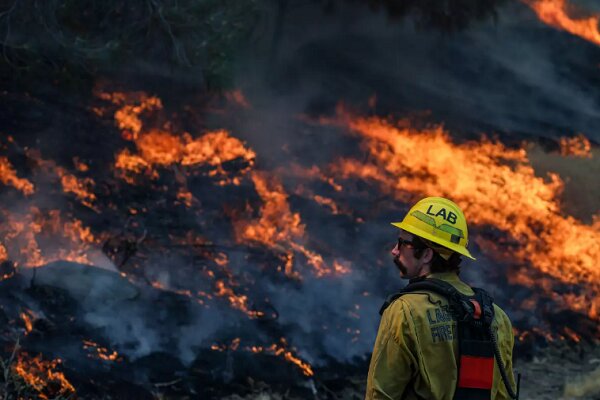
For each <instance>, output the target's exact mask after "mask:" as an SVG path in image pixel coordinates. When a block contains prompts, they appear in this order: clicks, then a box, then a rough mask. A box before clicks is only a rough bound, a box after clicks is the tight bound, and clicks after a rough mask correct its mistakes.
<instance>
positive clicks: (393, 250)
mask: <svg viewBox="0 0 600 400" xmlns="http://www.w3.org/2000/svg"><path fill="white" fill-rule="evenodd" d="M398 254H400V250H398V244H396V245H395V246H394V248H393V249H392V255H393V256H394V257H396V256H397V255H398Z"/></svg>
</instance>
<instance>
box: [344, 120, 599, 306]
mask: <svg viewBox="0 0 600 400" xmlns="http://www.w3.org/2000/svg"><path fill="white" fill-rule="evenodd" d="M343 118H346V119H345V121H346V124H347V126H348V127H349V128H350V129H351V130H352V131H354V132H356V133H357V134H359V135H360V136H362V137H363V138H364V139H365V147H366V149H367V150H368V151H369V153H370V154H371V156H372V159H373V163H370V164H364V163H361V162H359V161H357V160H351V159H345V160H341V161H340V162H339V163H338V164H337V165H336V166H334V170H336V171H337V172H338V173H339V174H341V175H343V176H347V177H361V178H363V179H366V180H369V181H372V182H374V183H376V184H378V185H379V187H380V188H381V190H382V191H383V192H384V193H385V192H387V193H390V194H392V195H394V196H396V197H397V198H398V199H400V200H402V201H404V202H409V201H414V200H415V198H416V197H418V196H425V195H427V196H432V195H436V196H446V197H449V198H451V199H453V200H454V201H456V202H457V203H458V204H459V205H460V206H461V207H462V209H463V210H464V212H465V214H466V216H467V218H468V220H469V222H470V223H471V224H475V225H490V226H494V227H496V228H498V229H500V230H502V231H504V232H506V234H507V235H510V236H512V237H513V238H514V239H516V240H517V241H518V243H519V246H517V247H516V248H515V249H514V250H513V254H512V261H513V262H515V260H516V263H521V264H522V265H532V266H533V267H534V268H536V269H537V270H538V271H540V272H542V273H544V274H547V275H548V276H551V277H553V278H555V279H557V280H558V281H562V282H565V283H569V284H582V285H583V286H584V287H588V288H591V289H592V290H593V292H595V293H598V291H599V290H600V283H599V282H600V270H599V269H598V268H597V263H598V260H600V221H596V222H595V223H593V224H592V225H586V224H584V223H582V222H581V221H578V220H576V219H575V218H573V217H571V216H564V215H562V213H561V208H560V202H559V200H558V196H559V194H560V192H561V190H562V188H563V182H562V181H561V180H560V178H559V177H558V175H556V174H550V175H549V176H548V178H547V179H543V178H540V177H538V176H536V175H535V171H534V170H533V168H532V167H531V165H530V164H529V162H528V158H527V152H526V150H524V149H516V150H515V149H510V148H507V147H506V146H504V145H502V144H501V143H497V142H492V141H490V140H487V139H485V138H484V139H483V140H482V141H480V142H468V143H464V144H455V143H453V142H452V141H451V139H450V137H449V135H448V133H447V132H446V131H444V129H443V128H442V127H439V126H437V127H432V128H429V129H425V130H418V129H415V128H412V127H411V126H410V124H409V123H408V122H407V121H404V122H402V123H400V124H399V125H392V124H391V123H389V122H386V121H384V120H382V119H379V118H358V117H349V116H346V117H343ZM476 241H477V239H476ZM478 243H479V244H480V246H482V247H483V248H484V250H489V251H492V252H493V250H494V249H493V247H492V246H488V245H487V243H485V242H484V241H478ZM497 250H498V251H499V253H502V252H505V251H506V250H505V249H497ZM515 279H517V278H515ZM534 284H535V283H534ZM599 305H600V299H599V298H598V297H596V296H592V297H589V298H587V299H586V301H585V302H570V303H568V306H569V307H570V308H571V309H573V310H577V311H581V312H586V313H588V315H589V316H590V317H597V313H596V312H593V310H597V309H598V306H599Z"/></svg>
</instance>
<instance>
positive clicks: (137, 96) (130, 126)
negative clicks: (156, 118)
mask: <svg viewBox="0 0 600 400" xmlns="http://www.w3.org/2000/svg"><path fill="white" fill-rule="evenodd" d="M97 96H98V97H100V98H101V99H103V100H107V101H110V102H112V103H113V104H116V105H122V107H121V108H120V109H119V110H117V111H116V112H115V115H114V118H115V121H116V122H117V125H118V127H119V129H121V131H122V134H123V138H125V139H127V140H136V139H137V138H138V135H139V134H140V132H141V131H142V127H143V123H142V120H141V119H140V115H141V114H142V113H144V112H146V111H154V110H160V109H162V108H163V106H162V102H161V101H160V99H159V98H158V97H154V96H148V95H146V94H145V93H142V92H133V93H119V92H115V93H97ZM129 102H135V103H138V104H126V103H129Z"/></svg>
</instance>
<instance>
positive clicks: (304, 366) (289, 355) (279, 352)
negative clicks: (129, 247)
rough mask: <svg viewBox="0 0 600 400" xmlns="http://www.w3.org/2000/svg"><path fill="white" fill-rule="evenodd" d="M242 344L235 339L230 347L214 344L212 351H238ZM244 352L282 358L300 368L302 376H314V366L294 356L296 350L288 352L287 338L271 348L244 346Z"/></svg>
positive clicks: (238, 339)
mask: <svg viewBox="0 0 600 400" xmlns="http://www.w3.org/2000/svg"><path fill="white" fill-rule="evenodd" d="M240 343H241V340H240V338H235V339H233V340H232V341H231V344H229V345H226V344H221V345H219V344H213V345H211V349H212V350H214V351H226V350H231V351H237V350H238V348H240ZM242 350H244V351H249V352H252V353H266V354H271V355H274V356H276V357H281V358H283V359H284V360H286V361H287V362H289V363H292V364H294V365H295V366H296V367H298V368H299V369H300V371H301V372H302V374H304V375H305V376H308V377H310V376H313V375H314V372H313V369H312V366H311V365H310V364H309V363H307V362H305V361H302V360H301V359H300V358H298V357H297V356H295V355H294V353H293V352H294V351H295V349H293V348H292V349H291V350H288V343H287V340H285V338H281V339H279V343H273V344H272V345H270V346H244V347H242Z"/></svg>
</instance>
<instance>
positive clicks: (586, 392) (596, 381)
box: [563, 368, 600, 399]
mask: <svg viewBox="0 0 600 400" xmlns="http://www.w3.org/2000/svg"><path fill="white" fill-rule="evenodd" d="M598 393H600V368H597V369H596V370H594V371H592V372H590V373H588V374H586V375H581V376H578V377H576V378H574V381H573V382H569V383H567V384H566V385H565V389H564V392H563V398H565V399H571V398H578V397H584V396H594V395H598Z"/></svg>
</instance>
